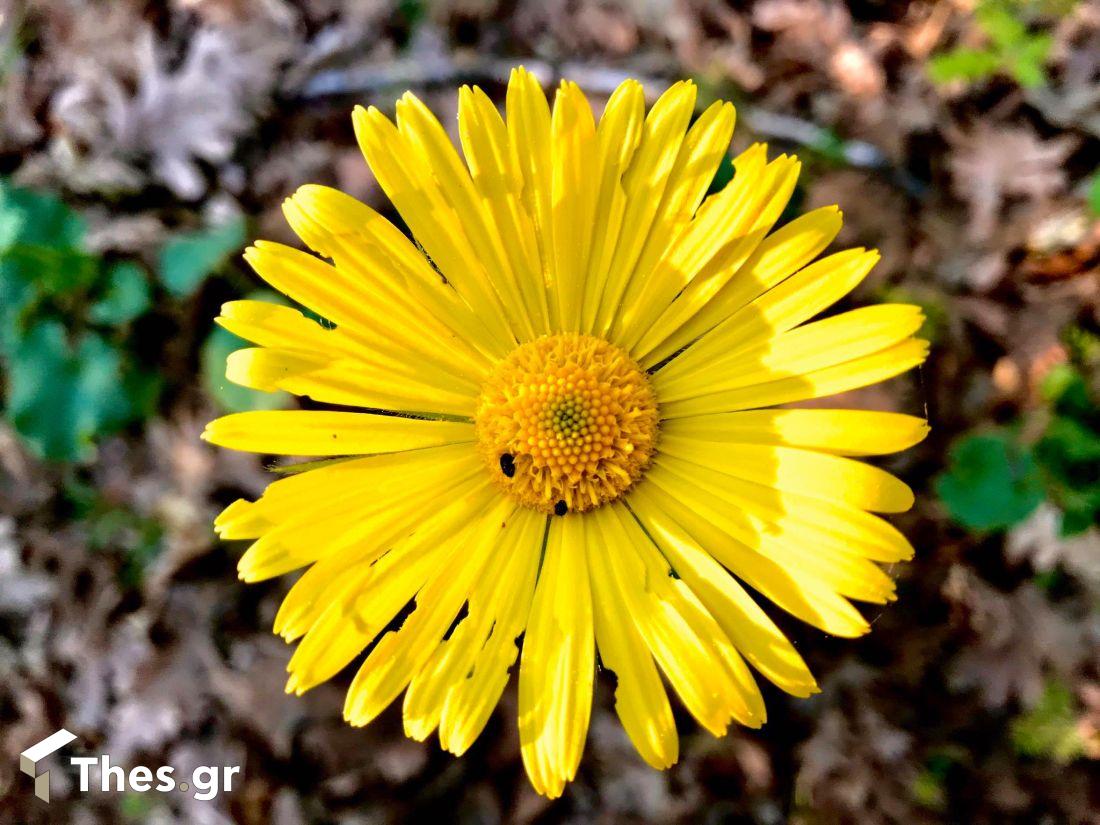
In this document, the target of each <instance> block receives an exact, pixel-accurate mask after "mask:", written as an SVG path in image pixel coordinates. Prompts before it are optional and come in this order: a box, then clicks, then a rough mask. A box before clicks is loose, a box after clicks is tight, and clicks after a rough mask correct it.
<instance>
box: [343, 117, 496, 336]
mask: <svg viewBox="0 0 1100 825" xmlns="http://www.w3.org/2000/svg"><path fill="white" fill-rule="evenodd" d="M410 111H411V112H414V113H415V111H416V110H415V109H412V108H410V107H409V106H405V107H403V109H402V112H403V114H404V113H407V112H410ZM422 123H423V122H422ZM352 124H353V125H354V127H355V135H356V138H357V139H358V141H359V146H360V148H361V149H362V151H363V155H364V157H366V159H367V163H368V164H369V165H370V167H371V169H372V170H373V172H374V174H375V177H376V178H377V179H378V183H379V185H380V186H381V187H382V189H383V190H384V191H385V193H386V195H387V196H389V199H390V200H391V201H392V202H393V205H394V206H395V207H397V210H398V212H400V213H401V217H402V218H404V219H405V222H406V223H407V224H408V225H409V229H410V230H411V231H412V234H413V236H414V237H415V238H416V239H417V241H418V242H419V243H421V244H423V246H424V249H425V250H426V252H427V253H428V255H429V256H431V259H432V261H434V262H435V264H436V266H438V267H439V269H440V271H441V272H442V273H443V274H444V275H445V276H446V278H447V280H448V281H449V282H450V283H451V284H453V285H454V287H455V289H456V290H457V291H458V292H459V293H460V294H461V295H462V297H463V298H464V299H465V300H466V302H467V303H468V304H469V306H470V308H471V309H472V310H473V311H474V312H475V313H477V314H478V315H479V317H480V318H481V320H482V321H483V322H484V323H485V324H486V326H488V327H489V329H491V330H492V332H493V334H494V337H495V338H496V340H497V341H498V342H499V343H500V344H501V345H504V346H510V345H511V344H512V343H513V342H514V341H515V335H514V333H513V330H512V328H511V327H510V325H509V323H508V320H507V319H508V313H507V311H506V309H505V307H504V305H503V304H502V303H501V300H500V296H499V295H498V294H497V293H496V291H495V289H494V288H493V285H492V282H491V280H490V277H489V274H488V273H487V272H486V269H485V262H484V261H483V260H481V259H480V258H479V256H478V254H477V252H476V251H475V249H474V247H473V245H472V244H471V242H470V239H469V237H468V236H467V235H466V231H465V229H464V227H463V225H462V221H461V218H460V217H459V215H458V214H457V212H456V210H455V206H454V204H453V203H451V202H449V201H448V200H447V197H446V194H445V193H444V191H443V188H442V185H441V181H440V180H439V179H437V178H436V176H435V174H434V173H435V172H436V171H437V170H436V169H433V168H432V166H431V165H430V163H431V159H430V158H429V157H428V155H427V154H426V152H427V151H428V149H429V148H432V149H438V150H440V151H443V150H442V147H441V146H440V145H439V144H438V143H431V144H428V143H427V140H426V138H427V137H430V133H429V132H426V131H424V132H416V133H413V132H408V131H406V130H402V131H399V130H398V127H396V126H394V124H393V123H391V122H390V121H389V120H388V119H387V118H386V116H385V115H383V114H382V113H381V112H380V111H378V110H377V109H375V108H374V107H373V106H372V107H371V108H370V109H363V108H362V107H357V108H356V109H355V111H354V113H353V114H352ZM437 125H438V124H437ZM414 136H418V137H420V138H423V140H421V142H419V143H417V142H414V140H413V137H414ZM451 151H452V152H453V147H452V149H451ZM455 160H456V162H457V157H456V158H455ZM438 171H439V172H440V173H441V174H442V173H443V172H445V171H448V170H447V169H446V168H445V167H443V168H441V169H440V170H438ZM452 194H453V193H452Z"/></svg>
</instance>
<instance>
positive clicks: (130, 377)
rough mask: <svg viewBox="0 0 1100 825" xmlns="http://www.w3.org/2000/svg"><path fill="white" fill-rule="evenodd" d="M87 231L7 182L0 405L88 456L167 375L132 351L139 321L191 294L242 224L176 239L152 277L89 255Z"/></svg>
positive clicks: (44, 446) (239, 236)
mask: <svg viewBox="0 0 1100 825" xmlns="http://www.w3.org/2000/svg"><path fill="white" fill-rule="evenodd" d="M85 233H86V226H85V223H84V221H83V220H82V219H81V217H80V215H79V214H77V213H76V212H74V211H73V210H72V209H70V208H69V207H68V206H67V205H66V204H65V203H63V202H62V201H61V200H60V199H58V198H57V197H56V196H54V195H52V194H49V193H45V192H37V191H33V190H29V189H23V188H20V187H16V186H13V185H11V184H10V183H9V182H7V181H4V180H0V362H2V364H3V368H4V369H3V372H4V398H3V414H4V416H5V417H6V418H7V419H8V420H9V421H10V422H11V424H12V426H13V427H14V428H15V430H16V432H18V433H19V434H20V436H22V438H23V439H24V441H25V442H26V443H27V445H28V446H29V447H30V449H31V450H32V451H33V452H34V453H36V454H37V455H39V456H41V457H42V458H46V459H49V460H55V461H79V460H83V459H86V458H87V457H88V456H89V455H90V454H91V451H92V448H93V444H94V441H95V439H96V438H98V437H100V436H103V435H108V434H110V433H113V432H117V431H118V430H120V429H121V428H123V427H125V426H127V425H128V424H130V423H131V422H133V421H138V420H141V419H143V418H146V417H148V416H149V415H151V414H152V412H153V410H154V409H155V406H156V402H157V399H158V398H159V396H160V390H161V384H162V379H161V378H160V376H159V375H158V374H157V373H156V372H155V371H154V370H153V369H152V368H150V367H148V366H144V365H143V364H142V363H141V361H140V359H139V358H138V357H137V354H136V346H135V344H134V341H133V332H134V324H135V322H136V321H138V320H139V319H140V318H141V317H142V316H144V315H146V314H147V313H148V312H149V311H150V310H151V309H152V308H153V306H154V293H155V292H156V291H161V294H162V295H163V293H164V292H166V293H168V295H169V297H171V298H176V299H182V298H187V297H190V296H191V295H193V294H194V293H195V292H196V291H197V290H198V288H199V286H200V285H201V284H202V283H203V281H204V280H205V279H206V278H207V277H208V276H209V275H210V274H211V273H213V272H215V271H216V270H218V269H219V268H221V267H222V266H224V264H225V263H226V261H227V260H228V259H229V257H230V256H231V255H232V254H233V253H234V252H235V251H236V250H238V249H240V247H241V246H242V245H243V244H244V238H245V224H244V219H243V218H236V219H233V220H231V221H229V222H226V223H224V224H221V225H218V226H214V227H211V228H207V229H203V230H200V231H197V232H190V233H185V234H181V235H178V236H176V237H174V238H172V239H171V240H169V241H168V242H167V243H166V244H165V246H164V247H163V249H161V251H160V254H159V255H158V259H157V261H158V267H157V275H158V276H159V277H158V279H157V280H154V279H153V278H152V277H151V276H150V274H149V273H148V272H147V271H146V269H145V268H144V267H143V266H142V265H141V264H139V263H137V262H135V261H127V260H123V261H111V260H106V259H104V258H102V257H100V256H98V255H94V254H91V253H89V252H88V251H87V248H86V247H85V243H84V238H85ZM223 363H224V362H223Z"/></svg>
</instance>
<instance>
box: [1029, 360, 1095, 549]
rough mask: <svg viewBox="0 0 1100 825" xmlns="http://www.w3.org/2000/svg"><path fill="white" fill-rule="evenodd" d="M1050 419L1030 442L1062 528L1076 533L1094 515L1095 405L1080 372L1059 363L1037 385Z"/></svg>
mask: <svg viewBox="0 0 1100 825" xmlns="http://www.w3.org/2000/svg"><path fill="white" fill-rule="evenodd" d="M1043 394H1044V396H1045V397H1046V398H1047V400H1048V402H1049V403H1050V405H1051V413H1052V415H1051V420H1050V423H1049V424H1048V425H1047V428H1046V432H1044V433H1043V436H1042V437H1041V438H1040V439H1039V441H1038V442H1037V443H1036V444H1035V458H1036V460H1037V461H1038V463H1039V465H1040V467H1041V468H1042V470H1043V474H1044V480H1045V483H1046V486H1047V495H1048V496H1049V498H1050V499H1051V500H1052V501H1054V502H1055V503H1056V504H1057V505H1058V506H1059V507H1060V508H1061V509H1062V511H1063V513H1064V516H1063V519H1062V532H1063V533H1065V534H1066V535H1072V534H1074V533H1080V532H1082V531H1083V530H1086V529H1088V527H1089V526H1090V525H1092V524H1094V523H1096V522H1097V521H1098V520H1100V409H1098V408H1097V405H1096V404H1095V403H1094V399H1093V398H1092V396H1091V393H1090V391H1089V387H1088V385H1087V383H1086V381H1085V378H1084V376H1083V375H1082V374H1081V373H1080V372H1078V371H1077V370H1076V369H1075V368H1074V367H1072V366H1070V365H1068V364H1063V365H1061V366H1060V367H1057V368H1055V369H1054V370H1052V371H1051V373H1050V375H1048V376H1047V379H1046V381H1045V382H1044V385H1043Z"/></svg>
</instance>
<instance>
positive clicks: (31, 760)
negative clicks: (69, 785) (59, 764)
mask: <svg viewBox="0 0 1100 825" xmlns="http://www.w3.org/2000/svg"><path fill="white" fill-rule="evenodd" d="M74 739H76V735H75V734H72V733H69V731H67V730H65V729H64V728H62V729H61V730H59V731H56V732H55V733H51V734H50V735H49V736H47V737H46V738H45V739H43V740H42V741H41V742H39V743H38V744H37V745H31V746H30V747H29V748H27V749H26V750H25V751H23V752H22V753H21V754H19V769H20V770H21V771H23V773H25V774H26V775H27V776H30V777H32V778H33V779H34V795H35V796H37V797H38V798H39V799H41V800H42V801H43V802H49V801H50V772H49V771H43V772H42V773H41V774H39V773H38V763H39V762H41V761H42V760H43V759H45V758H46V757H47V756H49V755H50V754H51V753H53V752H54V751H57V750H61V748H63V747H65V746H66V745H67V744H69V743H70V742H72V741H73V740H74Z"/></svg>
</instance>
